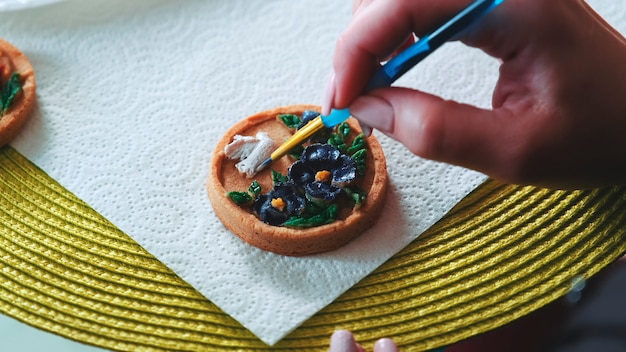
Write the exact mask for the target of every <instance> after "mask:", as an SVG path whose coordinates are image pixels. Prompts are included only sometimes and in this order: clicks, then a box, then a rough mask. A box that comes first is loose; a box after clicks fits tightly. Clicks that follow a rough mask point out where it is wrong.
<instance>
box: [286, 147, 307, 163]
mask: <svg viewBox="0 0 626 352" xmlns="http://www.w3.org/2000/svg"><path fill="white" fill-rule="evenodd" d="M303 152H304V146H302V145H298V146H295V147H293V149H291V150H290V151H289V153H288V154H289V156H291V157H292V158H294V159H296V160H300V158H301V157H302V153H303Z"/></svg>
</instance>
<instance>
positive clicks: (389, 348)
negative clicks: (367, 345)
mask: <svg viewBox="0 0 626 352" xmlns="http://www.w3.org/2000/svg"><path fill="white" fill-rule="evenodd" d="M398 351H399V350H398V346H396V344H395V342H393V340H391V339H389V338H386V337H385V338H382V339H380V340H378V341H376V343H375V344H374V352H398Z"/></svg>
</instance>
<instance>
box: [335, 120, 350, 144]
mask: <svg viewBox="0 0 626 352" xmlns="http://www.w3.org/2000/svg"><path fill="white" fill-rule="evenodd" d="M337 134H338V135H339V137H341V139H342V140H344V139H346V137H347V136H348V135H349V134H350V125H348V123H347V122H342V123H340V124H339V125H338V126H337Z"/></svg>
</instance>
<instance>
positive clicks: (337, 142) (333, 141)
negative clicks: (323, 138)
mask: <svg viewBox="0 0 626 352" xmlns="http://www.w3.org/2000/svg"><path fill="white" fill-rule="evenodd" d="M327 143H328V144H330V145H332V146H334V147H335V148H337V149H339V151H340V152H342V153H343V152H345V151H346V149H347V148H348V146H347V145H346V143H344V141H343V138H341V136H340V135H339V134H337V133H333V134H332V135H331V136H330V138H328V141H327Z"/></svg>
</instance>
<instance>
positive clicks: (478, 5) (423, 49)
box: [257, 0, 504, 172]
mask: <svg viewBox="0 0 626 352" xmlns="http://www.w3.org/2000/svg"><path fill="white" fill-rule="evenodd" d="M502 2H504V0H476V1H474V2H473V3H472V4H470V5H469V6H467V7H466V8H465V9H463V10H462V11H461V12H459V13H458V14H456V15H455V16H454V17H452V18H451V19H450V20H448V21H447V22H446V23H444V24H443V25H442V26H441V27H439V28H437V29H435V30H434V31H432V32H430V33H429V34H427V35H425V36H423V37H421V38H420V39H419V40H418V41H417V42H415V43H414V44H412V45H411V46H409V47H408V48H407V49H406V50H404V51H403V52H401V53H400V54H398V55H397V56H395V57H394V58H392V59H391V60H389V61H387V63H385V64H384V65H383V66H381V67H380V68H379V69H378V71H376V72H375V73H374V76H373V77H372V79H371V80H370V81H369V83H368V84H367V86H366V87H365V92H369V91H372V90H374V89H377V88H383V87H388V86H390V85H391V84H392V83H393V82H395V81H396V80H397V79H398V78H400V77H402V75H403V74H405V73H406V72H407V71H408V70H410V69H411V68H412V67H413V66H415V65H417V64H418V63H419V62H420V61H422V60H423V59H424V58H425V57H427V56H428V55H430V54H431V53H433V52H434V51H435V50H437V48H439V47H440V46H441V45H443V44H444V43H446V42H447V41H449V40H450V39H452V38H453V37H454V36H456V35H458V34H459V33H461V32H462V31H464V30H465V29H467V28H468V27H469V26H470V25H472V24H473V23H475V22H476V21H477V20H478V19H479V18H481V17H482V16H483V15H485V14H486V13H488V12H489V11H491V10H492V9H493V8H494V7H496V6H498V5H500V4H501V3H502ZM349 117H350V111H349V110H348V109H339V110H337V109H333V110H332V111H331V112H330V114H328V115H324V116H322V115H320V116H318V117H316V118H315V119H313V120H311V121H310V122H309V123H308V124H307V125H306V126H304V127H303V128H301V129H299V130H298V131H297V132H296V133H294V135H293V136H291V138H289V139H288V140H287V141H285V142H284V143H283V144H282V145H281V146H280V147H278V148H277V149H276V150H275V151H274V152H273V153H272V155H271V156H270V157H269V158H268V159H266V160H264V161H263V162H262V163H261V164H259V166H258V167H257V172H258V171H261V170H263V169H264V168H265V167H267V166H268V165H269V164H271V163H272V162H273V161H275V160H278V159H280V158H282V157H283V156H284V155H285V154H287V153H288V152H289V151H290V150H291V149H293V148H294V147H296V146H298V145H300V144H302V143H304V141H306V140H307V139H309V138H310V137H311V136H312V135H313V134H315V132H317V131H319V130H321V129H322V128H324V127H334V126H336V125H338V124H340V123H342V122H344V121H345V120H347V119H348V118H349Z"/></svg>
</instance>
